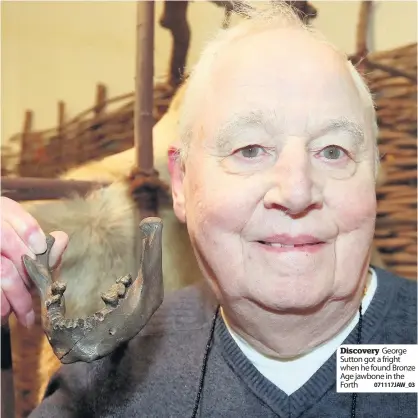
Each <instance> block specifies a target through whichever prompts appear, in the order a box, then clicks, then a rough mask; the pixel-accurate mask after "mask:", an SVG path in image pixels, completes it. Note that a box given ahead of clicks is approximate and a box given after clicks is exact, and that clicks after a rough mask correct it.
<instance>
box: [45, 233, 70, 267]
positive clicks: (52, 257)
mask: <svg viewBox="0 0 418 418" xmlns="http://www.w3.org/2000/svg"><path fill="white" fill-rule="evenodd" d="M51 235H52V236H53V237H54V238H55V242H54V245H53V246H52V248H51V253H50V254H49V267H50V268H53V269H55V268H57V267H58V265H59V264H60V262H61V258H62V255H63V254H64V251H65V249H66V248H67V245H68V241H69V238H68V235H67V234H66V233H65V232H62V231H54V232H51Z"/></svg>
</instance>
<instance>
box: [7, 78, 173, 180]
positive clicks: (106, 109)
mask: <svg viewBox="0 0 418 418" xmlns="http://www.w3.org/2000/svg"><path fill="white" fill-rule="evenodd" d="M174 93H175V90H174V89H173V88H172V87H171V86H169V85H168V84H158V85H156V87H155V88H154V106H153V117H154V122H155V123H157V122H158V121H159V120H160V119H161V117H162V116H163V115H164V113H165V112H166V111H167V108H168V106H169V105H170V102H171V99H172V97H173V95H174ZM57 113H58V117H57V119H58V123H57V127H55V128H53V129H48V130H43V131H34V130H32V126H33V119H34V115H33V113H32V112H31V111H28V112H26V114H25V118H24V123H23V130H22V132H21V133H18V134H17V135H14V136H13V137H12V138H10V140H9V141H8V144H6V145H3V146H2V175H6V176H7V175H9V176H12V175H13V176H19V177H40V178H54V177H58V176H59V175H61V174H62V173H64V172H66V171H68V170H69V169H71V168H75V167H78V166H80V165H82V164H85V163H87V162H90V161H92V160H100V159H102V158H104V157H107V156H109V155H113V154H117V153H119V152H123V151H126V150H127V149H129V148H132V147H133V146H134V93H133V92H132V93H128V94H125V95H121V96H118V97H114V98H111V99H108V98H107V94H106V87H105V86H104V85H102V84H99V85H98V86H97V92H96V103H95V105H94V106H92V107H91V108H90V109H87V110H85V111H83V112H81V113H80V114H78V115H77V116H75V117H74V118H72V119H71V120H68V121H66V120H65V104H64V103H63V102H59V103H58V112H57Z"/></svg>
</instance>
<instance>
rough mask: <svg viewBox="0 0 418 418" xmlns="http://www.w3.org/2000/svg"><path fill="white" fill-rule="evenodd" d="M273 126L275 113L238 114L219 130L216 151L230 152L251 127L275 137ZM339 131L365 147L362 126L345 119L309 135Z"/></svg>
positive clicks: (310, 131) (326, 125)
mask: <svg viewBox="0 0 418 418" xmlns="http://www.w3.org/2000/svg"><path fill="white" fill-rule="evenodd" d="M273 125H277V115H276V114H273V113H272V114H266V113H265V112H261V111H251V112H246V113H236V114H234V115H233V116H232V117H231V118H230V119H229V120H228V121H227V122H225V123H224V124H223V125H221V126H220V127H219V128H218V130H217V132H216V135H215V142H216V149H217V150H219V151H228V150H229V149H230V148H231V147H233V146H235V145H236V144H235V142H236V140H237V137H240V136H241V134H243V133H244V132H245V131H246V130H248V129H249V128H251V127H252V128H258V129H263V130H264V131H265V132H266V133H267V134H270V135H271V136H274V128H273ZM337 131H340V132H341V131H342V132H346V133H348V134H349V135H350V136H351V137H352V138H353V139H354V141H355V142H356V145H357V146H362V145H364V142H365V141H364V132H363V130H362V128H361V127H360V125H359V124H357V123H356V122H354V121H352V120H350V119H348V118H345V117H341V118H337V119H331V120H328V121H326V122H325V123H324V124H323V125H322V126H321V127H319V128H315V129H310V130H309V132H308V134H309V137H310V138H313V139H315V138H319V137H321V136H324V135H327V134H330V133H333V132H337Z"/></svg>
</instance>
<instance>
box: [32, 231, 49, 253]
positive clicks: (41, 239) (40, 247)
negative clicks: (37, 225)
mask: <svg viewBox="0 0 418 418" xmlns="http://www.w3.org/2000/svg"><path fill="white" fill-rule="evenodd" d="M28 245H29V248H30V249H31V250H32V251H33V252H34V253H35V254H42V253H44V252H45V251H46V237H45V235H43V234H40V233H39V232H34V233H33V234H31V235H30V236H29V238H28Z"/></svg>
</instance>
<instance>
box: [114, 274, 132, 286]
mask: <svg viewBox="0 0 418 418" xmlns="http://www.w3.org/2000/svg"><path fill="white" fill-rule="evenodd" d="M116 283H123V284H124V285H125V286H126V287H129V286H130V285H131V284H132V276H131V275H130V274H127V275H126V276H123V277H120V278H119V279H117V280H116Z"/></svg>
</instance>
